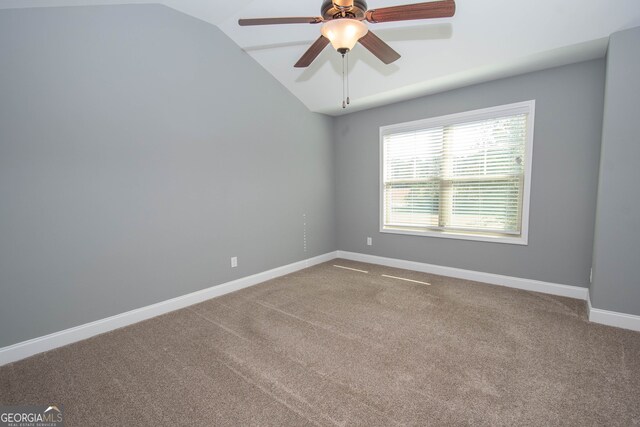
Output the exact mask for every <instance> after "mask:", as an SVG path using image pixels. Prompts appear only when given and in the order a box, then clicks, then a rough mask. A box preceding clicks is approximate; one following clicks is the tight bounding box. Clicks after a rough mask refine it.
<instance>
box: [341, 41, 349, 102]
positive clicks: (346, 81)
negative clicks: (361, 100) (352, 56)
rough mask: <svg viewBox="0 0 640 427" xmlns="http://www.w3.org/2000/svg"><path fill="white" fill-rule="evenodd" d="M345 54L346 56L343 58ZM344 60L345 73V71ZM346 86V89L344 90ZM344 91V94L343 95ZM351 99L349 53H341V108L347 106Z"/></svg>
mask: <svg viewBox="0 0 640 427" xmlns="http://www.w3.org/2000/svg"><path fill="white" fill-rule="evenodd" d="M345 55H346V58H345ZM345 60H346V63H347V65H346V70H347V71H346V73H345ZM345 87H346V90H345ZM345 93H346V96H345ZM350 102H351V100H350V99H349V54H348V53H346V54H344V53H343V54H342V108H347V105H349V103H350Z"/></svg>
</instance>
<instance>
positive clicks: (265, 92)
mask: <svg viewBox="0 0 640 427" xmlns="http://www.w3.org/2000/svg"><path fill="white" fill-rule="evenodd" d="M333 159H334V154H333V144H332V135H331V119H330V118H328V117H325V116H321V115H317V114H313V113H309V112H308V110H307V109H306V108H305V107H304V106H303V105H302V104H301V103H300V102H299V101H298V100H296V99H295V98H294V97H293V96H292V95H291V94H290V93H289V92H288V91H287V90H286V89H284V88H283V87H282V86H281V85H280V84H279V83H278V82H277V81H276V80H275V79H273V78H272V77H271V76H270V75H268V74H267V72H266V71H264V70H263V69H262V68H261V67H260V66H259V65H258V64H257V63H256V62H255V61H253V60H252V59H251V58H250V57H249V56H248V55H246V54H245V53H243V52H242V51H241V50H240V49H239V48H238V46H237V45H235V44H234V43H233V42H232V41H231V40H229V39H228V38H227V37H226V36H225V35H224V34H223V33H222V32H221V31H220V30H218V29H217V28H216V27H214V26H212V25H209V24H206V23H204V22H201V21H198V20H196V19H192V18H189V17H187V16H185V15H181V14H179V13H177V12H175V11H172V10H171V9H168V8H165V7H163V6H157V5H138V6H105V7H78V8H43V9H21V10H3V11H0V347H3V346H7V345H10V344H13V343H16V342H19V341H23V340H26V339H29V338H34V337H38V336H42V335H45V334H48V333H51V332H54V331H60V330H62V329H65V328H69V327H72V326H75V325H79V324H82V323H86V322H89V321H93V320H96V319H101V318H104V317H107V316H111V315H114V314H117V313H121V312H124V311H127V310H130V309H134V308H138V307H141V306H145V305H148V304H152V303H155V302H158V301H162V300H166V299H168V298H172V297H176V296H179V295H183V294H186V293H188V292H192V291H196V290H199V289H203V288H206V287H209V286H212V285H216V284H219V283H223V282H226V281H229V280H232V279H234V278H238V277H242V276H246V275H249V274H252V273H256V272H260V271H264V270H267V269H269V268H273V267H277V266H281V265H285V264H288V263H291V262H294V261H298V260H301V259H305V258H309V257H312V256H315V255H319V254H322V253H326V252H329V251H333V250H335V249H336V242H335V239H334V235H335V234H334V233H335V224H334V218H335V215H334V199H335V197H334V188H335V185H334V170H333V161H334V160H333ZM304 213H306V215H307V251H306V252H305V251H304V247H303V220H302V215H303V214H304ZM231 256H238V257H239V267H238V268H236V269H231V268H230V264H229V258H230V257H231Z"/></svg>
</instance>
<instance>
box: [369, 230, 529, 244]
mask: <svg viewBox="0 0 640 427" xmlns="http://www.w3.org/2000/svg"><path fill="white" fill-rule="evenodd" d="M380 232H381V233H388V234H403V235H408V236H421V237H437V238H441V239H458V240H472V241H477V242H491V243H506V244H510V245H528V239H527V236H501V235H495V236H492V235H482V234H468V233H462V232H451V231H419V230H401V229H395V228H384V227H383V228H380Z"/></svg>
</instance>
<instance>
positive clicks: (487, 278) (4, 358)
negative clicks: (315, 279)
mask: <svg viewBox="0 0 640 427" xmlns="http://www.w3.org/2000/svg"><path fill="white" fill-rule="evenodd" d="M334 258H344V259H349V260H353V261H360V262H367V263H371V264H379V265H385V266H389V267H396V268H404V269H407V270H414V271H421V272H424V273H431V274H438V275H441V276H449V277H456V278H459V279H466V280H474V281H478V282H484V283H490V284H493V285H500V286H507V287H510V288H516V289H523V290H528V291H535V292H542V293H546V294H551V295H559V296H565V297H569V298H576V299H581V300H586V301H587V310H588V315H589V320H590V321H592V322H595V323H601V324H604V325H609V326H615V327H619V328H625V329H631V330H634V331H640V316H635V315H630V314H624V313H617V312H614V311H608V310H601V309H598V308H593V307H592V306H591V300H590V298H589V290H588V289H587V288H581V287H578V286H568V285H561V284H558V283H549V282H542V281H538V280H531V279H522V278H518V277H511V276H503V275H499V274H492V273H484V272H480V271H473V270H464V269H461V268H453V267H444V266H440V265H434V264H426V263H422V262H416V261H406V260H401V259H395V258H386V257H381V256H376V255H367V254H361V253H355V252H346V251H335V252H329V253H326V254H324V255H319V256H316V257H314V258H309V259H306V260H302V261H298V262H294V263H292V264H288V265H285V266H282V267H277V268H274V269H272V270H268V271H264V272H262V273H257V274H254V275H251V276H247V277H243V278H240V279H237V280H233V281H231V282H227V283H223V284H220V285H217V286H212V287H210V288H207V289H203V290H200V291H196V292H192V293H190V294H187V295H183V296H179V297H176V298H172V299H170V300H166V301H162V302H159V303H157V304H152V305H148V306H146V307H141V308H138V309H135V310H131V311H127V312H125V313H121V314H117V315H115V316H111V317H107V318H105V319H101V320H96V321H95V322H91V323H86V324H84V325H79V326H76V327H73V328H69V329H65V330H64V331H60V332H55V333H53V334H49V335H45V336H43V337H39V338H34V339H31V340H28V341H23V342H20V343H17V344H13V345H10V346H8V347H4V348H0V366H2V365H5V364H7V363H11V362H15V361H17V360H20V359H24V358H26V357H29V356H33V355H34V354H38V353H42V352H44V351H48V350H52V349H54V348H57V347H62V346H64V345H67V344H71V343H74V342H77V341H80V340H83V339H87V338H90V337H92V336H95V335H99V334H102V333H105V332H109V331H112V330H114V329H118V328H122V327H124V326H128V325H131V324H133V323H137V322H140V321H143V320H146V319H150V318H152V317H155V316H159V315H161V314H165V313H168V312H170V311H174V310H178V309H180V308H184V307H188V306H190V305H193V304H197V303H199V302H202V301H206V300H208V299H211V298H215V297H218V296H221V295H225V294H228V293H230V292H234V291H237V290H240V289H243V288H247V287H250V286H253V285H256V284H258V283H262V282H264V281H267V280H270V279H273V278H276V277H280V276H283V275H286V274H289V273H293V272H295V271H298V270H302V269H304V268H307V267H311V266H314V265H317V264H321V263H323V262H326V261H330V260H332V259H334Z"/></svg>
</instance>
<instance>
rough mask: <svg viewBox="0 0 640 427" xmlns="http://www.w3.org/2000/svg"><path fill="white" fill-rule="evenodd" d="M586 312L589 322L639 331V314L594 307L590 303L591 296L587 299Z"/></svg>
mask: <svg viewBox="0 0 640 427" xmlns="http://www.w3.org/2000/svg"><path fill="white" fill-rule="evenodd" d="M587 313H588V314H589V321H590V322H594V323H600V324H602V325H607V326H615V327H616V328H623V329H631V330H632V331H638V332H640V316H636V315H634V314H626V313H619V312H617V311H609V310H602V309H601V308H594V307H593V306H592V305H591V298H588V299H587Z"/></svg>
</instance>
